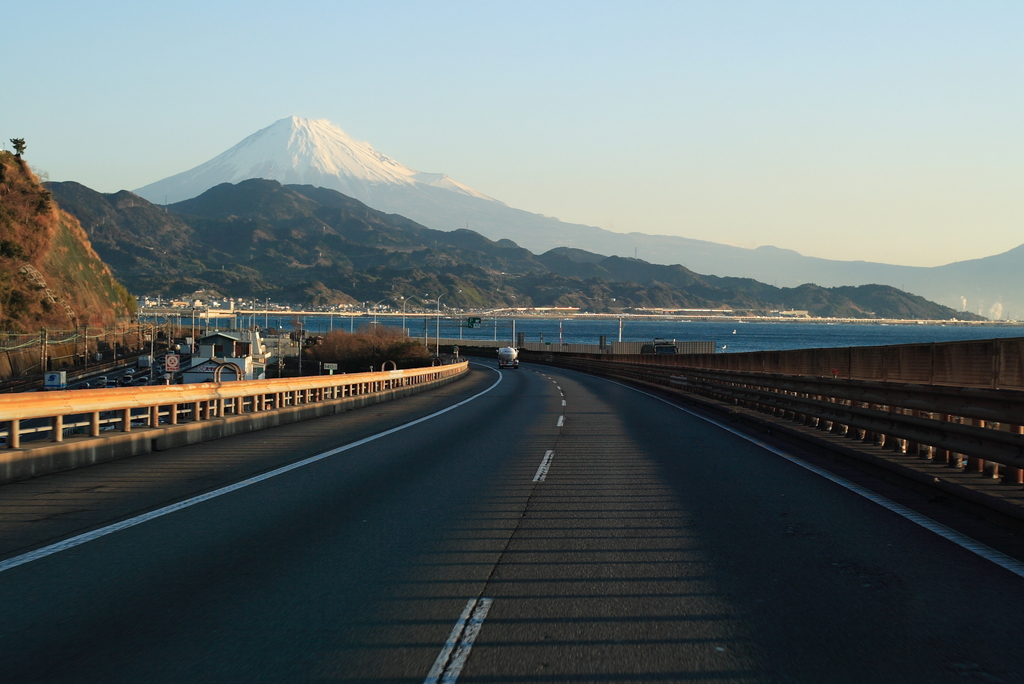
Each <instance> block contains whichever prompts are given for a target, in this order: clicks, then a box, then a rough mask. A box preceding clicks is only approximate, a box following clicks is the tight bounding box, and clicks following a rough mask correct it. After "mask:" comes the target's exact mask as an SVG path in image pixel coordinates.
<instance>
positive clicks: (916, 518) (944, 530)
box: [576, 371, 1024, 577]
mask: <svg viewBox="0 0 1024 684" xmlns="http://www.w3.org/2000/svg"><path fill="white" fill-rule="evenodd" d="M576 372H579V371H576ZM591 377H595V376H591ZM599 379H600V380H604V381H605V382H610V383H612V384H613V385H619V386H620V387H625V388H626V389H630V390H633V391H634V392H638V393H640V394H644V395H646V396H648V397H651V398H652V399H657V400H658V401H660V402H662V403H665V404H668V405H669V406H671V407H673V408H675V409H679V410H680V411H682V412H683V413H689V414H690V415H691V416H693V417H694V418H699V419H700V420H703V421H706V422H708V423H711V424H712V425H714V426H716V427H720V428H722V429H723V430H725V431H726V432H731V433H732V434H734V435H736V436H737V437H739V438H740V439H745V440H746V441H748V442H750V443H751V444H755V445H757V446H759V447H761V448H762V449H765V450H766V451H770V452H771V453H773V454H775V455H776V456H781V457H782V458H784V459H786V460H787V461H789V462H791V463H793V464H795V465H798V466H800V467H801V468H805V469H806V470H809V471H811V472H812V473H814V474H816V475H820V476H821V477H823V478H825V479H826V480H830V481H831V482H834V483H835V484H837V485H839V486H840V487H843V488H845V489H847V490H849V491H851V492H853V493H854V494H858V495H860V496H862V497H864V498H865V499H867V500H868V501H871V502H874V503H876V504H878V505H879V506H881V507H882V508H885V509H887V510H889V511H891V512H893V513H895V514H896V515H898V516H901V517H903V518H905V519H907V520H909V521H910V522H912V523H914V524H916V525H920V526H921V527H923V528H924V529H926V530H928V531H929V532H932V533H933V534H937V535H939V536H940V537H942V538H943V539H946V540H947V541H951V542H953V543H954V544H956V545H957V546H959V547H961V548H963V549H966V550H967V551H970V552H971V553H973V554H976V555H978V556H980V557H982V558H984V559H985V560H987V561H990V562H992V563H995V564H996V565H998V566H999V567H1001V568H1003V569H1004V570H1009V571H1010V572H1012V573H1013V574H1015V575H1017V576H1018V577H1024V563H1022V562H1021V561H1019V560H1017V559H1016V558H1011V557H1010V556H1007V555H1006V554H1005V553H1003V552H1002V551H997V550H995V549H993V548H992V547H991V546H986V545H985V544H982V543H981V542H979V541H976V540H974V539H971V538H970V537H968V536H967V535H966V534H963V533H961V532H957V531H956V530H954V529H952V528H950V527H946V526H945V525H943V524H942V523H939V522H935V521H934V520H932V519H931V518H929V517H927V516H924V515H921V514H920V513H918V512H917V511H914V510H911V509H909V508H907V507H906V506H904V505H903V504H898V503H896V502H895V501H893V500H891V499H887V498H886V497H884V496H882V495H880V494H876V493H874V492H872V491H871V490H870V489H866V488H864V487H861V486H860V485H859V484H855V483H853V482H850V481H849V480H847V479H846V478H844V477H840V476H838V475H836V474H834V473H830V472H829V471H827V470H825V469H823V468H819V467H818V466H816V465H813V464H811V463H808V462H807V461H804V460H803V459H800V458H798V457H796V456H793V455H791V454H787V453H786V452H784V451H782V450H781V449H778V448H776V447H774V446H772V445H771V444H766V443H765V442H762V441H761V440H759V439H757V438H756V437H751V436H750V435H747V434H744V433H742V432H740V431H739V430H737V429H735V428H732V427H729V426H728V425H724V424H722V423H719V422H718V421H717V420H714V419H712V418H708V417H707V416H702V415H700V414H699V413H695V412H693V411H691V410H689V409H686V408H683V407H682V406H679V405H678V404H673V403H672V402H671V401H669V400H667V399H664V398H662V397H659V396H657V395H656V394H651V393H650V392H644V391H643V390H639V389H637V388H635V387H630V386H629V385H626V384H623V383H621V382H615V381H614V380H608V379H607V378H599Z"/></svg>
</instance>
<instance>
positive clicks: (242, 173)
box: [135, 116, 491, 205]
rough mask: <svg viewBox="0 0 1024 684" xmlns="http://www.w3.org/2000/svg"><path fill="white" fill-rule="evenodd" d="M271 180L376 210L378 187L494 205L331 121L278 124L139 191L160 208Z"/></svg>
mask: <svg viewBox="0 0 1024 684" xmlns="http://www.w3.org/2000/svg"><path fill="white" fill-rule="evenodd" d="M249 178H267V179H270V180H276V181H278V182H280V183H282V184H284V185H289V184H298V185H316V186H320V187H325V188H332V189H334V190H337V191H339V192H342V193H344V194H346V195H348V196H350V197H355V198H356V199H358V200H361V201H363V202H366V203H367V204H371V205H372V202H370V201H369V200H370V198H371V197H372V196H373V195H374V192H373V190H374V188H376V187H377V186H387V185H398V186H405V187H408V188H414V187H416V186H428V187H433V188H440V189H443V190H448V191H451V192H455V193H460V194H464V195H468V196H470V197H478V198H480V199H485V200H490V199H491V198H489V197H487V196H486V195H484V194H482V193H479V192H477V191H476V190H473V189H472V188H470V187H467V186H465V185H463V184H462V183H459V182H458V181H456V180H454V179H452V178H449V177H448V176H446V175H444V174H443V173H421V172H419V171H416V170H414V169H410V168H409V167H408V166H406V165H405V164H402V163H400V162H397V161H395V160H394V159H392V158H391V157H388V156H387V155H385V154H381V153H380V152H378V151H377V150H375V149H373V147H372V146H371V145H370V144H369V143H365V142H359V141H357V140H354V139H352V138H351V137H350V136H349V135H348V134H347V133H345V131H343V130H341V129H340V128H338V127H337V126H335V125H334V124H332V123H331V122H330V121H327V120H326V119H302V118H299V117H297V116H291V117H288V118H287V119H281V120H280V121H276V122H274V123H273V124H271V125H270V126H267V127H266V128H264V129H263V130H261V131H257V132H256V133H253V134H252V135H250V136H249V137H248V138H246V139H245V140H243V141H242V142H240V143H238V144H237V145H235V146H234V147H232V148H231V149H230V150H228V151H227V152H224V153H223V154H220V155H218V156H216V157H214V158H213V159H211V160H210V161H208V162H206V163H205V164H200V165H199V166H197V167H195V168H194V169H191V170H189V171H185V172H183V173H179V174H177V175H174V176H171V177H170V178H165V179H164V180H161V181H157V182H156V183H152V184H150V185H147V186H145V187H143V188H139V189H138V190H136V191H135V192H136V194H138V195H140V196H142V197H144V198H146V199H148V200H150V201H151V202H157V203H164V204H166V203H174V202H180V201H181V200H185V199H189V198H192V197H195V196H196V195H199V194H201V193H203V192H205V191H206V190H209V189H210V188H212V187H213V186H215V185H219V184H220V183H237V182H239V181H243V180H247V179H249Z"/></svg>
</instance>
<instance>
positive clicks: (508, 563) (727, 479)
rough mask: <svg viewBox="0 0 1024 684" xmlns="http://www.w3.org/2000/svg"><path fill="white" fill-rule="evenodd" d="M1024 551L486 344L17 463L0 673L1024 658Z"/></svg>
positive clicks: (602, 671)
mask: <svg viewBox="0 0 1024 684" xmlns="http://www.w3.org/2000/svg"><path fill="white" fill-rule="evenodd" d="M446 409H447V410H446ZM416 421H418V422H416ZM410 423H412V424H410ZM403 426H404V427H403ZM339 447H347V448H342V449H340V450H339V449H338V448H339ZM325 454H326V455H325ZM318 456H319V457H318ZM289 464H293V465H297V467H293V468H290V469H288V468H287V466H288V465H289ZM282 466H285V468H284V469H282ZM197 495H200V498H199V500H196V499H195V498H194V497H196V496H197ZM202 495H205V496H202ZM167 506H171V509H167V508H165V507H167ZM139 515H144V516H145V517H144V518H142V519H139V518H137V516H139ZM119 521H120V522H122V523H123V522H124V521H131V522H134V523H137V524H131V525H124V524H122V525H121V526H120V528H119V529H117V530H116V531H110V530H109V528H107V526H108V525H110V524H111V523H118V522H119ZM82 533H86V535H87V536H86V537H85V538H84V539H78V540H77V541H75V539H76V535H79V534H82ZM69 539H70V540H72V541H70V542H68V541H66V540H69ZM62 540H65V541H64V542H63V543H62ZM54 544H56V545H57V546H53V545H54ZM995 560H997V561H998V560H999V558H998V557H997V558H996V559H995ZM1020 568H1024V566H1021V565H1020V564H1019V563H1018V564H1017V566H1015V565H1014V561H1012V560H1011V561H1009V562H1008V563H1004V565H1003V566H1001V565H999V564H998V563H997V562H993V560H992V559H990V558H986V557H983V556H981V555H979V554H978V553H976V552H974V551H972V550H970V549H968V548H964V546H963V545H961V544H957V543H953V542H951V541H950V540H948V539H946V538H944V537H942V536H940V535H939V534H936V533H935V532H934V531H930V530H928V529H925V527H922V525H920V524H918V523H917V522H914V521H912V520H908V519H907V518H906V517H903V516H901V515H898V514H896V513H894V512H892V511H891V510H888V509H887V508H885V507H884V506H882V505H879V503H877V502H874V501H871V500H868V499H867V498H865V497H864V496H861V495H860V494H858V493H857V492H855V491H851V490H850V489H848V488H844V487H842V486H840V485H838V484H836V483H835V482H833V481H830V480H828V479H826V478H825V477H822V476H821V475H819V474H817V473H815V472H813V471H811V470H808V469H807V468H804V467H801V465H800V464H799V463H794V462H792V461H791V460H787V459H786V458H784V457H782V456H780V455H779V454H777V453H773V452H772V451H769V450H766V449H765V448H763V447H762V446H759V445H758V444H756V443H754V442H752V441H750V440H749V439H745V438H744V437H742V436H740V435H737V434H734V433H732V432H729V431H727V430H724V429H721V428H719V427H716V426H714V425H712V424H710V423H708V422H706V421H704V420H702V419H700V418H699V417H697V416H695V415H693V414H691V413H688V412H686V411H683V410H680V409H679V408H677V407H674V406H672V405H670V404H668V403H666V402H664V401H661V400H659V399H657V398H655V397H651V396H648V395H645V394H641V393H638V392H636V391H634V390H631V389H629V388H626V387H623V386H621V385H617V384H613V383H609V382H607V381H605V380H601V379H598V378H591V377H587V376H583V375H579V374H575V373H569V372H566V371H560V370H556V369H548V368H544V367H540V366H534V367H531V366H528V365H526V364H524V365H523V367H522V368H521V369H519V370H505V371H501V372H499V371H497V370H496V369H494V368H490V367H484V366H475V367H474V370H473V372H472V374H471V376H470V377H469V378H467V379H466V380H463V381H460V382H457V383H454V384H451V385H448V386H446V387H444V388H442V389H439V390H436V391H432V392H429V393H425V394H423V395H417V396H415V397H410V398H407V399H403V400H401V401H397V402H392V403H389V404H384V405H380V406H375V407H370V408H367V409H363V410H359V411H353V412H349V413H346V414H342V415H340V416H334V417H330V418H324V419H320V420H316V421H310V422H307V423H302V424H299V425H291V426H285V427H280V428H274V429H271V430H265V431H262V432H259V433H253V434H250V435H243V436H239V437H234V438H230V439H225V440H219V441H216V442H210V443H206V444H202V445H195V446H191V447H187V448H182V449H175V450H171V451H166V452H160V453H158V454H152V455H147V456H142V457H137V458H134V459H128V460H125V461H120V462H116V463H110V464H103V465H100V466H95V467H93V468H86V469H81V470H78V471H73V472H69V473H60V474H56V475H52V476H47V477H42V478H37V479H35V480H30V481H27V482H24V483H16V484H13V485H7V486H5V487H0V598H2V600H0V681H2V682H4V683H6V684H14V683H20V682H39V683H43V682H62V683H63V682H103V683H105V684H112V683H115V682H146V683H150V682H153V683H155V682H174V683H176V684H180V683H182V682H247V683H250V682H416V683H417V684H418V683H419V682H425V681H447V682H452V681H455V680H456V679H457V680H458V681H460V682H641V681H644V682H646V681H652V682H661V681H665V682H670V681H682V682H691V681H709V682H1019V681H1022V680H1024V652H1022V649H1021V648H1020V645H1021V643H1022V637H1024V618H1022V617H1021V614H1020V613H1021V608H1022V606H1024V578H1022V577H1021V576H1020V575H1019V574H1016V573H1017V571H1019V570H1020Z"/></svg>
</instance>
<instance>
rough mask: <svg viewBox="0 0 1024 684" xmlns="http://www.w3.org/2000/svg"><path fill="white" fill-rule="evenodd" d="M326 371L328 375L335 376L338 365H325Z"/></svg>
mask: <svg viewBox="0 0 1024 684" xmlns="http://www.w3.org/2000/svg"><path fill="white" fill-rule="evenodd" d="M324 370H325V371H328V375H334V371H336V370H338V364H336V363H325V364H324Z"/></svg>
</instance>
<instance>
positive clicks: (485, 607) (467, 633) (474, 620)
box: [441, 598, 494, 684]
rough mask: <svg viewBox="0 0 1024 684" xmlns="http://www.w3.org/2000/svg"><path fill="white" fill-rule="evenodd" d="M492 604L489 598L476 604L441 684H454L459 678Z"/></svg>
mask: <svg viewBox="0 0 1024 684" xmlns="http://www.w3.org/2000/svg"><path fill="white" fill-rule="evenodd" d="M493 602H494V600H493V599H489V598H482V599H480V600H479V601H478V602H477V605H476V608H475V609H474V610H473V616H472V617H471V618H469V620H468V621H467V623H466V629H465V630H463V632H462V641H461V643H460V644H459V647H458V648H457V649H456V650H455V655H454V656H452V661H451V663H450V664H449V665H448V667H447V669H446V670H445V673H444V678H442V679H441V684H455V680H457V679H458V678H459V673H461V672H462V666H463V665H465V664H466V658H468V657H469V652H470V651H471V650H472V649H473V642H474V641H476V636H477V635H478V634H479V633H480V628H481V627H483V625H484V618H486V617H487V612H488V611H490V609H491V604H492V603H493Z"/></svg>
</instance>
